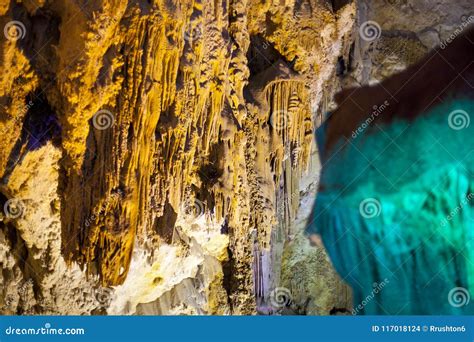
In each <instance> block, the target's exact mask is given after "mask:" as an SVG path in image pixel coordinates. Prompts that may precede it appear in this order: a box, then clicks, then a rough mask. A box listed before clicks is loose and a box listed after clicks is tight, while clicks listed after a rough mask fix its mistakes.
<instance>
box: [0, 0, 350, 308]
mask: <svg viewBox="0 0 474 342" xmlns="http://www.w3.org/2000/svg"><path fill="white" fill-rule="evenodd" d="M36 4H37V6H36V7H35V6H27V5H23V4H22V3H18V4H17V3H14V4H13V3H12V4H10V5H9V7H8V6H7V7H6V8H7V9H5V13H4V15H3V16H2V17H1V18H2V23H6V22H8V21H10V20H13V19H15V20H19V21H22V22H24V25H25V27H26V29H27V34H26V36H25V38H24V39H23V40H19V41H17V42H12V41H7V40H4V39H3V38H2V41H1V42H0V44H1V46H2V49H3V56H4V58H3V59H2V60H1V61H0V62H1V63H2V67H3V68H4V70H10V71H9V73H8V74H6V76H5V77H4V78H3V80H2V82H1V83H0V85H1V89H0V93H1V94H2V97H1V98H0V100H1V101H4V103H2V105H3V106H4V108H3V109H1V122H0V125H1V129H2V130H5V131H8V134H6V136H5V138H4V139H5V142H4V144H3V146H5V148H4V150H2V151H1V152H0V168H1V169H0V171H1V172H2V176H3V177H4V176H5V175H6V174H8V175H11V178H9V177H4V178H2V179H3V183H2V185H1V188H0V190H1V192H2V194H3V196H4V197H5V199H3V198H2V201H4V200H7V199H9V198H12V197H21V196H22V195H23V194H22V190H21V189H20V188H17V187H14V185H15V184H17V183H18V182H19V181H20V178H21V177H20V176H19V175H18V173H15V172H13V173H12V170H15V168H21V169H22V170H23V172H24V173H25V174H26V175H27V176H28V177H27V178H28V179H29V180H28V181H29V182H35V180H39V179H41V180H42V182H43V183H48V182H49V183H48V184H49V185H50V187H51V189H57V191H56V192H54V194H53V193H52V194H50V196H52V197H54V198H51V199H50V200H52V201H54V203H59V204H60V205H57V206H56V207H57V211H54V212H53V213H50V215H52V217H53V216H54V218H55V219H56V220H60V227H59V225H56V226H54V229H56V230H54V232H55V233H54V234H56V235H58V234H59V232H58V229H59V230H60V233H61V234H60V235H61V239H60V240H61V241H60V242H61V251H60V252H59V250H56V249H55V250H54V251H53V252H51V253H49V252H48V253H49V254H51V255H54V260H59V261H57V263H56V264H55V265H60V266H53V265H51V264H50V265H48V264H47V263H45V264H40V263H39V264H35V271H36V272H38V273H40V274H41V273H42V272H44V273H46V272H53V274H54V275H55V276H54V277H51V278H49V283H48V284H47V285H46V284H45V283H44V282H42V281H41V279H40V278H38V279H36V278H35V279H33V280H34V281H35V287H34V288H35V289H36V291H37V293H35V298H43V301H45V303H44V304H42V305H38V306H35V309H33V310H36V313H64V310H66V309H60V308H59V307H58V306H57V305H55V304H54V297H55V295H54V294H53V295H51V293H54V292H55V291H62V290H61V286H60V285H58V284H57V282H58V281H60V279H62V278H61V277H59V273H58V272H59V271H61V272H62V273H64V274H65V276H67V277H70V278H71V279H72V278H73V279H74V282H72V283H73V286H75V290H74V291H72V292H74V293H70V294H69V295H70V297H71V298H74V300H77V301H78V303H82V304H81V305H78V306H75V307H74V313H105V312H109V313H115V314H119V313H127V314H133V313H153V312H158V313H208V314H228V313H234V314H253V313H255V312H256V297H255V289H256V285H255V281H254V279H255V278H256V277H257V276H258V274H256V271H255V270H254V269H253V265H254V261H255V259H256V258H258V255H259V254H260V253H263V252H262V251H269V250H270V249H271V248H272V234H275V232H277V233H278V234H280V235H281V236H283V238H284V236H286V234H287V233H286V230H288V227H289V226H290V225H291V222H292V221H293V220H294V218H295V214H296V211H297V209H298V205H299V191H300V185H299V179H300V178H301V177H302V175H303V173H304V172H305V171H306V170H307V169H308V167H309V164H308V161H309V157H310V153H311V151H312V146H311V141H312V132H313V124H312V122H313V119H314V116H315V115H316V112H317V109H318V103H319V102H318V101H319V99H320V98H321V97H322V92H323V90H322V89H323V88H324V86H323V84H324V82H326V81H327V80H329V79H330V77H332V76H333V74H334V65H335V61H336V60H337V57H338V55H339V53H340V52H341V50H342V49H343V48H344V49H345V48H346V47H347V46H346V45H347V44H346V43H347V42H348V35H349V29H350V27H351V25H352V21H351V20H350V19H351V14H353V12H354V8H355V7H354V5H353V4H349V5H347V6H345V7H344V8H343V9H341V10H339V11H336V10H334V9H333V8H332V5H331V4H330V3H329V2H325V1H313V0H312V1H308V2H305V3H304V4H301V2H299V1H283V2H281V1H270V0H266V1H260V0H258V1H257V0H244V1H227V0H224V1H221V2H214V1H204V0H202V1H184V0H181V1H178V0H171V1H169V0H166V1H165V0H159V1H133V0H129V1H118V0H115V1H113V0H93V1H72V0H59V1H51V2H36ZM1 8H3V7H1V6H0V9H1ZM340 18H344V20H346V21H347V25H345V26H344V25H341V23H340V22H339V21H338V20H341V19H340ZM340 26H344V30H340ZM346 26H347V27H346ZM33 32H34V33H35V34H33ZM49 38H51V39H49ZM41 46H43V48H42V49H41V50H40V47H41ZM38 50H40V52H39V53H37V52H38ZM15 63H16V64H15ZM12 84H13V85H12ZM18 84H21V86H18ZM33 94H35V96H32V95H33ZM30 97H31V98H32V101H33V107H32V108H33V109H31V110H30V109H29V108H27V109H26V110H24V111H23V112H21V111H18V110H16V109H15V108H17V107H18V104H25V103H27V100H29V99H30ZM38 98H39V99H40V100H38ZM40 102H41V103H42V105H41V108H42V109H41V110H37V109H38V108H40V106H39V103H40ZM35 116H41V118H44V119H45V120H46V118H47V119H48V120H50V119H51V120H52V121H54V122H57V126H58V127H59V128H60V129H57V130H56V128H57V127H56V126H54V128H55V129H51V130H49V132H50V133H48V134H49V135H51V137H50V140H51V141H49V140H48V141H47V142H44V141H43V142H42V143H41V146H34V145H31V144H25V143H23V145H22V146H23V149H22V151H24V152H23V153H25V154H26V155H28V154H31V153H39V152H38V151H41V153H43V154H44V155H45V158H49V159H47V160H53V162H51V163H50V164H52V165H54V168H55V170H56V172H57V174H56V175H55V176H51V177H48V178H47V179H43V178H40V175H39V174H37V173H35V172H33V170H32V169H31V170H30V169H29V167H30V168H33V165H34V164H32V163H31V162H29V161H28V160H26V161H22V159H21V158H17V157H16V154H17V153H18V151H17V149H15V148H14V146H16V145H19V144H18V141H19V139H20V138H21V137H20V136H21V134H22V129H21V123H23V122H29V121H28V120H30V118H34V117H35ZM25 118H27V119H25ZM33 122H34V120H33ZM19 123H20V124H19ZM24 127H25V128H26V127H27V126H24ZM28 129H31V130H33V132H31V133H33V135H40V134H42V133H44V132H43V131H42V130H44V128H42V127H41V125H39V126H36V125H34V124H32V125H30V126H28ZM23 131H24V130H23ZM49 135H47V136H48V137H49ZM25 146H26V147H25ZM8 163H9V164H11V166H12V170H9V169H8V167H7V164H8ZM38 166H39V167H45V168H48V167H53V166H48V165H46V164H38ZM15 186H16V185H15ZM37 200H39V199H37ZM45 200H46V199H45ZM0 204H2V205H3V202H2V203H0ZM43 204H44V203H43ZM43 204H42V208H43V209H42V210H43V212H47V211H46V209H45V208H46V206H45V205H43ZM26 219H28V218H22V217H19V218H17V219H16V221H14V220H13V221H8V225H9V227H10V228H9V229H14V230H15V231H17V232H18V234H19V235H20V236H21V237H22V239H23V240H25V245H26V247H25V248H26V249H27V250H28V248H30V247H29V246H31V243H32V242H31V241H29V240H30V239H31V236H33V235H31V234H30V235H28V234H27V231H26V230H24V228H23V227H24V226H25V221H23V220H26ZM1 224H4V223H1ZM48 229H53V228H51V227H50V228H48ZM51 234H52V233H51ZM56 235H54V236H56ZM52 236H53V235H52ZM8 239H9V238H8V237H5V238H4V240H5V241H3V242H4V246H6V247H5V248H6V249H7V250H8V249H9V248H14V247H12V246H13V245H14V242H13V241H9V240H8ZM56 239H57V240H59V238H58V237H57V236H56ZM0 242H1V241H0ZM57 242H58V243H59V241H57ZM47 246H49V247H47ZM51 246H52V245H50V244H49V245H48V244H46V245H45V246H41V247H40V249H41V248H43V249H44V248H52V247H51ZM57 247H58V246H56V245H54V248H57ZM43 252H44V253H43ZM48 253H46V252H45V251H43V250H41V251H40V252H39V254H40V255H43V254H44V255H47V254H48ZM65 263H67V264H68V265H69V269H68V271H67V272H66V271H64V269H63V266H62V265H64V264H65ZM2 267H3V268H4V269H6V270H8V271H5V272H3V274H6V275H7V276H4V278H5V279H4V280H3V284H5V285H4V286H5V288H7V287H11V286H14V281H15V282H18V274H21V272H22V271H24V270H23V269H22V267H25V266H21V264H20V262H19V261H17V262H16V264H15V262H13V264H12V263H9V264H8V266H5V265H4V264H2ZM52 267H53V268H54V267H56V269H54V270H52ZM19 272H20V273H19ZM13 274H16V275H15V276H13ZM9 277H10V278H11V279H9ZM23 277H28V275H26V273H25V274H24V275H23ZM20 278H21V277H20ZM53 278H54V279H53ZM25 280H26V279H25ZM81 289H86V290H87V291H84V292H87V294H88V299H87V300H82V299H80V298H79V297H80V296H81ZM76 290H77V291H76ZM268 290H269V289H268V288H267V289H266V290H265V291H267V293H268ZM45 291H48V293H49V294H48V295H46V294H45V293H43V292H45ZM265 291H264V292H265ZM104 294H105V295H104ZM89 297H90V298H89ZM104 298H105V299H104ZM81 301H82V302H81ZM18 305H19V306H21V304H18Z"/></svg>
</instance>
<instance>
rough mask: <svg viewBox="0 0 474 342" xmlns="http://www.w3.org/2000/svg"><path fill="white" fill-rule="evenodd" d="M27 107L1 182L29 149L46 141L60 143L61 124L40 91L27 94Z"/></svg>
mask: <svg viewBox="0 0 474 342" xmlns="http://www.w3.org/2000/svg"><path fill="white" fill-rule="evenodd" d="M25 108H26V109H27V112H26V115H25V119H24V121H23V126H22V130H21V134H20V138H19V139H18V140H17V142H16V143H15V145H14V147H13V149H12V151H11V153H10V155H9V157H8V162H7V167H6V169H5V172H4V174H3V175H2V179H1V181H2V183H4V184H5V183H6V182H7V181H8V177H9V176H10V174H11V172H12V171H13V169H14V168H15V166H16V165H17V164H18V163H21V161H22V160H23V159H24V158H25V156H26V154H27V153H28V152H29V151H34V150H37V149H39V148H41V147H43V146H44V145H46V143H47V142H48V141H51V142H52V143H53V145H54V146H56V147H59V146H60V145H61V126H60V124H59V121H58V119H57V117H56V113H55V112H54V110H53V109H52V108H51V106H50V105H49V103H48V101H47V100H46V98H45V97H44V96H43V95H42V94H41V93H33V94H30V95H28V96H27V99H26V106H25Z"/></svg>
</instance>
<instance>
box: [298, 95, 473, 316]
mask: <svg viewBox="0 0 474 342" xmlns="http://www.w3.org/2000/svg"><path fill="white" fill-rule="evenodd" d="M473 115H474V101H473V100H469V99H461V100H459V99H458V100H451V101H445V102H444V103H443V104H441V105H438V106H436V107H435V108H433V109H431V110H429V111H427V112H424V113H422V114H421V115H418V116H416V117H415V118H414V119H412V120H409V121H408V120H400V119H398V120H394V121H392V122H389V123H377V125H375V126H374V125H372V126H371V127H369V128H367V130H365V131H363V132H362V133H361V134H358V135H354V136H353V137H351V138H350V139H346V138H341V141H339V144H338V145H337V146H334V148H333V151H335V152H334V153H333V154H332V156H331V158H328V160H327V161H325V163H324V165H323V171H322V174H321V181H320V191H319V193H318V195H317V199H316V203H315V206H314V209H313V213H312V217H311V219H310V224H309V226H308V228H307V233H309V234H320V235H321V237H322V240H323V241H324V244H325V247H326V248H327V250H328V253H329V255H330V257H331V259H332V262H333V264H334V266H335V268H336V269H337V271H338V272H339V273H340V275H341V276H342V277H343V278H344V279H345V280H346V281H347V282H348V283H349V284H350V285H351V286H352V288H353V293H354V313H357V314H393V315H397V314H471V315H472V314H474V303H473V301H474V298H471V295H472V296H474V240H473V239H474V122H470V120H471V118H472V119H474V117H473ZM322 129H323V128H322ZM317 134H323V133H322V132H317ZM343 140H344V141H343ZM321 147H322V146H320V148H321ZM336 151H337V152H336Z"/></svg>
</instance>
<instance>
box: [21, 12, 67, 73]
mask: <svg viewBox="0 0 474 342" xmlns="http://www.w3.org/2000/svg"><path fill="white" fill-rule="evenodd" d="M12 14H13V18H14V20H17V21H19V22H21V23H22V24H23V25H24V28H25V36H24V38H23V39H19V40H18V41H17V44H18V46H19V48H20V49H21V50H22V51H23V53H24V55H25V56H26V57H27V58H28V59H29V60H30V62H31V64H32V65H33V67H34V68H35V69H40V70H42V71H43V72H41V73H40V74H41V75H43V76H44V78H43V80H42V81H46V82H47V81H50V80H51V79H52V78H54V72H55V71H54V70H52V66H55V65H58V61H57V56H56V52H55V50H54V46H57V45H58V44H59V39H60V35H61V33H60V30H59V26H60V24H61V19H60V17H59V16H58V15H56V14H55V13H54V12H52V11H50V10H48V9H44V8H38V9H37V11H36V12H35V14H34V15H30V14H29V13H28V12H27V10H26V9H25V7H23V6H22V5H21V4H19V3H16V4H15V5H14V6H13V8H12Z"/></svg>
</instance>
